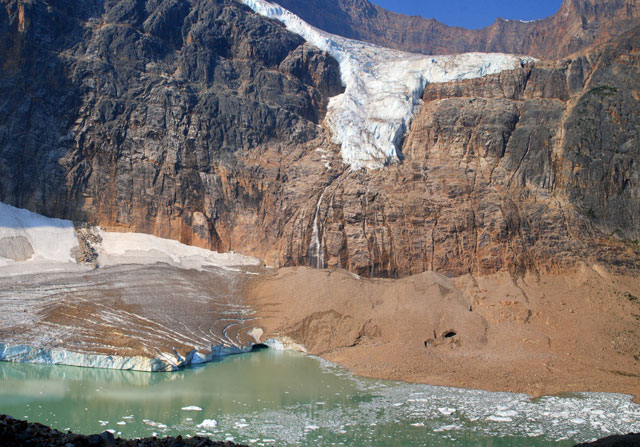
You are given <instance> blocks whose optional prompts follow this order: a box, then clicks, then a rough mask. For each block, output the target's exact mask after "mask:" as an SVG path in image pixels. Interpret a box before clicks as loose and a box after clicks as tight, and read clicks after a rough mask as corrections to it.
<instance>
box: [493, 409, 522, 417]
mask: <svg viewBox="0 0 640 447" xmlns="http://www.w3.org/2000/svg"><path fill="white" fill-rule="evenodd" d="M517 415H518V412H517V411H513V410H509V411H496V416H500V417H505V418H511V417H514V416H517Z"/></svg>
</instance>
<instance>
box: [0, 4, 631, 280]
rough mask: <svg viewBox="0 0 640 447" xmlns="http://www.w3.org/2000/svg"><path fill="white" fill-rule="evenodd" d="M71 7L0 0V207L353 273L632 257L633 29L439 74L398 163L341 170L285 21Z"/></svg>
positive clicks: (326, 90)
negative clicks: (441, 78)
mask: <svg viewBox="0 0 640 447" xmlns="http://www.w3.org/2000/svg"><path fill="white" fill-rule="evenodd" d="M67 5H68V6H64V7H61V6H58V5H57V6H53V5H52V4H49V3H48V2H46V1H45V0H33V1H30V2H26V1H21V0H2V7H0V35H1V36H2V38H1V39H0V52H1V53H2V54H4V55H7V56H6V57H5V58H4V59H3V61H2V66H1V67H0V68H1V71H0V95H1V97H2V98H3V102H2V103H0V174H1V175H0V201H3V202H7V203H10V204H12V205H16V206H20V207H26V208H29V209H31V210H33V211H37V212H40V213H43V214H46V215H49V216H55V217H63V218H70V219H74V220H77V221H88V222H91V223H97V224H100V225H102V226H105V227H107V228H119V229H124V230H135V231H141V232H148V233H153V234H156V235H159V236H163V237H170V238H174V239H178V240H180V241H182V242H185V243H190V244H195V245H200V246H204V247H208V248H214V249H218V250H229V249H233V250H236V251H239V252H242V253H245V254H251V255H255V256H258V257H261V258H263V259H266V260H267V262H269V263H273V264H278V265H300V264H303V265H304V264H307V265H313V266H320V267H343V268H347V269H350V270H352V271H355V272H357V273H359V274H363V275H374V276H402V275H406V274H410V273H417V272H421V271H424V270H435V271H440V272H444V273H448V274H460V273H466V272H476V273H492V272H496V271H500V270H509V271H512V272H518V271H524V270H534V271H547V270H558V269H565V268H571V267H572V266H574V265H575V264H576V263H577V262H580V261H581V260H585V259H586V260H587V261H588V262H600V263H605V264H607V265H610V266H614V267H619V268H622V269H634V270H635V269H637V268H638V262H639V251H638V250H639V249H638V243H637V240H638V239H639V238H640V211H639V210H640V167H639V165H638V159H639V153H638V151H639V146H638V130H639V126H640V124H639V123H640V120H639V119H638V118H639V117H640V115H639V113H640V110H639V109H638V107H639V102H638V101H639V100H640V96H638V95H639V93H638V91H640V85H639V81H638V80H639V79H640V77H639V76H638V75H639V73H638V71H639V69H640V64H639V61H638V57H639V56H638V55H639V54H640V28H636V29H634V30H632V31H630V32H628V33H627V34H625V35H623V36H620V37H619V38H617V39H616V40H613V41H611V42H610V43H607V44H606V45H603V46H600V47H597V48H595V49H592V50H590V51H588V52H585V53H584V54H583V55H580V56H575V57H572V58H571V59H566V60H560V61H557V62H548V63H537V64H536V65H529V66H525V67H522V68H521V69H518V70H515V71H510V72H503V73H501V74H497V75H492V76H487V77H485V78H481V79H478V80H470V81H464V82H457V83H448V84H432V85H430V86H429V87H428V88H427V89H426V91H425V93H424V96H423V100H424V105H423V107H422V108H421V110H420V112H419V113H418V115H417V116H416V118H415V119H414V121H413V123H412V125H411V128H410V130H409V132H408V134H407V135H406V137H405V138H404V143H403V144H402V148H401V149H402V155H403V160H402V162H401V163H398V164H394V165H391V166H388V167H385V168H383V169H380V170H375V171H366V170H357V171H354V170H350V169H348V167H347V166H346V165H344V164H343V162H342V159H341V157H340V149H339V147H337V146H336V145H335V144H333V143H331V135H330V134H329V132H328V131H327V129H326V128H324V127H323V126H322V123H323V116H324V114H325V112H326V106H327V104H328V101H329V98H330V97H331V96H334V95H336V94H338V93H340V92H341V91H342V86H341V83H340V73H339V69H338V64H337V62H336V61H335V60H333V59H332V58H331V57H329V56H328V55H327V54H326V53H323V52H322V51H320V50H317V49H315V48H314V47H312V46H310V45H309V44H307V43H305V42H304V41H303V40H302V39H301V38H300V37H298V36H296V35H294V34H291V33H289V32H287V31H286V30H285V29H284V27H283V26H281V25H280V24H278V23H276V22H274V21H270V20H267V19H264V18H262V17H260V16H257V15H256V14H254V13H253V12H251V11H250V10H249V9H248V8H246V7H244V6H242V5H240V4H238V3H235V2H233V1H231V0H215V1H211V0H210V1H205V0H162V1H161V0H157V1H155V0H153V1H152V0H146V1H143V0H121V1H118V2H115V1H105V0H95V1H93V2H84V1H79V0H77V1H72V2H68V3H67ZM571 5H574V3H571ZM575 5H578V3H575ZM603 17H608V15H607V14H604V15H603ZM603 23H604V19H603ZM607 23H609V22H607ZM561 46H562V45H558V47H561ZM563 51H564V50H563ZM564 52H566V51H564Z"/></svg>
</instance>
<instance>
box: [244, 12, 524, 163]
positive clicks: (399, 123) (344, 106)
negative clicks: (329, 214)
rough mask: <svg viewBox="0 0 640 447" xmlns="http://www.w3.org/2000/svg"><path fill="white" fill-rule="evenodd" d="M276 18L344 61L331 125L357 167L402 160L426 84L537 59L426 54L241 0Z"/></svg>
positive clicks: (328, 119) (479, 74) (329, 113)
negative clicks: (338, 33)
mask: <svg viewBox="0 0 640 447" xmlns="http://www.w3.org/2000/svg"><path fill="white" fill-rule="evenodd" d="M242 2H243V3H244V4H245V5H247V6H249V7H250V8H251V9H253V10H254V11H255V12H257V13H258V14H261V15H263V16H266V17H269V18H273V19H277V20H279V21H281V22H282V23H284V24H285V26H286V27H287V29H288V30H289V31H291V32H293V33H296V34H299V35H300V36H301V37H302V38H303V39H305V40H306V41H307V42H309V43H311V44H313V45H315V46H316V47H318V48H320V49H321V50H324V51H326V52H328V53H329V54H331V55H332V56H333V57H334V58H335V59H336V60H337V61H338V63H339V64H340V72H341V76H342V83H343V85H344V87H345V91H344V93H343V94H341V95H338V96H335V97H333V98H331V100H330V103H329V107H328V111H327V116H326V124H327V125H328V127H329V129H330V130H331V132H332V135H333V140H334V142H335V143H336V144H339V145H340V146H341V152H342V158H343V160H344V162H345V163H347V164H349V165H350V166H351V167H352V168H353V169H359V168H363V167H364V168H368V169H377V168H380V167H382V166H384V165H386V164H388V163H393V162H395V161H397V160H398V159H399V147H400V145H401V143H402V139H403V136H404V134H405V132H406V130H407V129H408V127H409V124H410V122H411V119H412V118H413V115H414V113H415V111H416V109H417V107H418V106H420V105H421V104H422V100H421V97H422V93H423V92H424V89H425V87H426V85H427V84H429V83H435V82H450V81H461V80H464V79H471V78H478V77H482V76H486V75H489V74H494V73H498V72H500V71H504V70H512V69H515V68H517V67H520V66H521V65H522V64H526V63H529V62H532V61H533V59H532V58H529V57H518V56H513V55H506V54H499V53H493V54H490V53H467V54H460V55H453V56H424V55H417V54H411V53H405V52H402V51H397V50H391V49H387V48H381V47H378V46H375V45H372V44H368V43H364V42H359V41H355V40H351V39H346V38H344V37H340V36H336V35H333V34H330V33H327V32H324V31H322V30H319V29H317V28H314V27H313V26H311V25H309V24H308V23H306V22H304V21H303V20H302V19H301V18H299V17H298V16H296V15H295V14H293V13H291V12H290V11H288V10H286V9H284V8H282V7H281V6H279V5H276V4H273V3H269V2H268V1H266V0H242Z"/></svg>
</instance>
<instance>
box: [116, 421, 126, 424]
mask: <svg viewBox="0 0 640 447" xmlns="http://www.w3.org/2000/svg"><path fill="white" fill-rule="evenodd" d="M116 425H127V423H126V422H125V421H118V422H116Z"/></svg>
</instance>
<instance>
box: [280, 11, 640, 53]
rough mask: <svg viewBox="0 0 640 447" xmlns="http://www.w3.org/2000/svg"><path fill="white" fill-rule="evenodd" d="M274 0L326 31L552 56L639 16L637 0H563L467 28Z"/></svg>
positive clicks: (424, 45)
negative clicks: (526, 17)
mask: <svg viewBox="0 0 640 447" xmlns="http://www.w3.org/2000/svg"><path fill="white" fill-rule="evenodd" d="M276 2H277V3H279V4H281V5H282V6H284V7H285V8H287V9H289V10H291V11H292V12H294V13H296V14H297V15H299V16H300V17H302V18H303V19H304V20H306V21H307V22H309V23H311V24H313V25H315V26H317V27H318V28H321V29H324V30H326V31H329V32H331V33H334V34H339V35H343V36H345V37H349V38H353V39H358V40H364V41H366V42H372V43H375V44H378V45H381V46H386V47H390V48H397V49H400V50H405V51H409V52H413V53H424V54H455V53H464V52H470V51H480V52H503V53H515V54H527V55H530V56H533V57H536V58H540V59H556V58H560V57H565V56H567V55H569V54H571V53H574V52H576V51H579V50H581V49H584V48H586V47H588V46H590V45H593V44H596V43H602V42H605V41H606V40H608V39H610V38H611V37H613V36H616V35H618V34H620V33H622V32H624V31H627V30H629V29H630V28H631V27H632V26H633V25H634V24H637V23H638V20H639V18H640V4H638V2H637V1H636V0H564V2H563V4H562V7H561V8H560V10H559V11H558V12H557V13H556V14H555V15H553V16H551V17H548V18H546V19H543V20H537V21H534V22H521V21H518V20H504V19H497V20H496V22H495V23H494V24H493V25H491V26H489V27H486V28H483V29H478V30H467V29H463V28H457V27H450V26H447V25H444V24H443V23H440V22H438V21H437V20H434V19H424V18H421V17H416V16H412V17H409V16H405V15H402V14H396V13H393V12H389V11H387V10H385V9H383V8H380V7H379V6H376V5H374V4H372V3H370V2H369V1H368V0H337V1H331V0H308V1H304V2H300V1H297V0H276Z"/></svg>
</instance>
